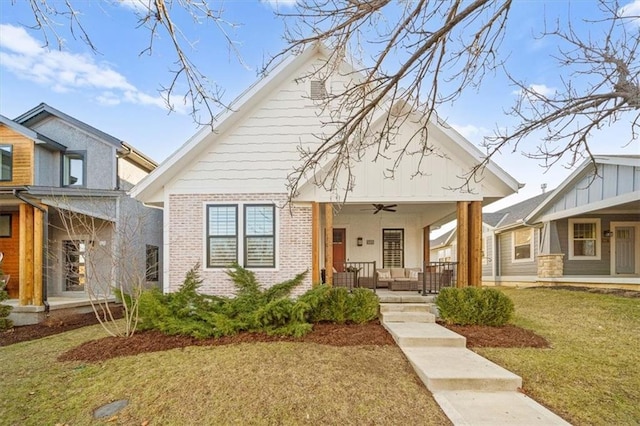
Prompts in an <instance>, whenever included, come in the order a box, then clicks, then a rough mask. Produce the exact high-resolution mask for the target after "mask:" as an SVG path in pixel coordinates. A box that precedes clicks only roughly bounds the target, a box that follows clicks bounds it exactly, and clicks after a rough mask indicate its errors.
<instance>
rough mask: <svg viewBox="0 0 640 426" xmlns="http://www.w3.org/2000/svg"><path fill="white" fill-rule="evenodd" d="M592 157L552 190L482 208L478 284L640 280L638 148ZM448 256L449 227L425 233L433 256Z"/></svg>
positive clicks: (451, 255) (634, 284) (451, 250)
mask: <svg viewBox="0 0 640 426" xmlns="http://www.w3.org/2000/svg"><path fill="white" fill-rule="evenodd" d="M595 163H596V165H597V169H596V166H594V164H593V163H592V162H591V161H585V162H584V163H583V164H582V165H581V166H580V167H578V168H577V169H576V171H575V172H573V173H572V174H571V176H569V177H568V178H567V179H566V180H565V181H564V182H562V183H561V184H560V186H558V188H557V189H555V190H553V191H550V192H548V193H543V194H540V195H537V196H535V197H532V198H530V199H527V200H525V201H522V202H520V203H517V204H514V205H512V206H509V207H506V208H504V209H502V210H499V211H497V212H494V213H483V215H482V221H483V237H484V241H483V272H482V275H483V277H482V280H483V284H485V285H494V284H497V285H518V286H527V285H551V284H553V285H560V284H563V285H605V286H615V287H623V288H633V289H637V288H638V286H640V156H615V155H613V156H604V155H598V156H596V157H595ZM496 254H497V255H496ZM455 256H456V250H455V229H454V230H452V231H450V232H449V233H446V234H444V235H442V236H440V237H439V238H437V239H434V240H431V260H432V261H443V260H447V261H455V260H456V257H455Z"/></svg>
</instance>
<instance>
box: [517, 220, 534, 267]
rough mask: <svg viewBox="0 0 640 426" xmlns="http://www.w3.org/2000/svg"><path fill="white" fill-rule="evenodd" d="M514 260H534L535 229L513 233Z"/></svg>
mask: <svg viewBox="0 0 640 426" xmlns="http://www.w3.org/2000/svg"><path fill="white" fill-rule="evenodd" d="M513 260H514V262H518V261H530V260H533V229H529V228H525V229H518V230H516V231H513Z"/></svg>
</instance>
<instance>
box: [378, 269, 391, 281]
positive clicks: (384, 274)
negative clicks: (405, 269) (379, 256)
mask: <svg viewBox="0 0 640 426" xmlns="http://www.w3.org/2000/svg"><path fill="white" fill-rule="evenodd" d="M378 279H379V280H390V279H391V271H378Z"/></svg>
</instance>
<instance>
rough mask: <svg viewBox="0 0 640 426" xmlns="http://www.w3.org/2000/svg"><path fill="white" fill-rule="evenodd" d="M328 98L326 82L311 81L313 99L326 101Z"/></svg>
mask: <svg viewBox="0 0 640 426" xmlns="http://www.w3.org/2000/svg"><path fill="white" fill-rule="evenodd" d="M327 96H328V94H327V88H326V86H325V82H324V80H311V99H326V98H327Z"/></svg>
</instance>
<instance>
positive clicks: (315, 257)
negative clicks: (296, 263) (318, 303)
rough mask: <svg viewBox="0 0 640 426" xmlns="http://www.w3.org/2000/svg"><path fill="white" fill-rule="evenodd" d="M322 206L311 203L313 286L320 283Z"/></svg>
mask: <svg viewBox="0 0 640 426" xmlns="http://www.w3.org/2000/svg"><path fill="white" fill-rule="evenodd" d="M319 252H320V204H319V203H316V202H313V203H311V284H312V285H314V286H315V285H317V284H319V283H320V255H319Z"/></svg>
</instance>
